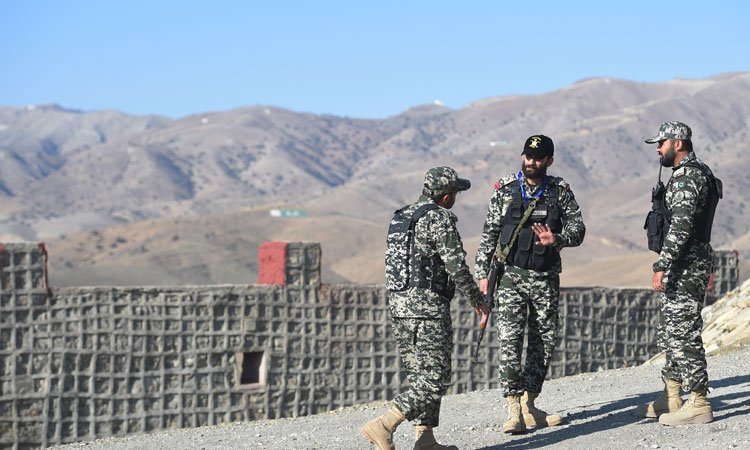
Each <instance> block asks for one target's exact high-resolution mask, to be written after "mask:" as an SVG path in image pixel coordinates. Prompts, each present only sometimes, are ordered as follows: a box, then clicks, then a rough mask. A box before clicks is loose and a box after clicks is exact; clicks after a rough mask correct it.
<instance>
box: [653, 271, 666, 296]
mask: <svg viewBox="0 0 750 450" xmlns="http://www.w3.org/2000/svg"><path fill="white" fill-rule="evenodd" d="M651 286H653V288H654V290H655V291H658V292H664V290H665V289H664V272H654V275H653V276H652V277H651Z"/></svg>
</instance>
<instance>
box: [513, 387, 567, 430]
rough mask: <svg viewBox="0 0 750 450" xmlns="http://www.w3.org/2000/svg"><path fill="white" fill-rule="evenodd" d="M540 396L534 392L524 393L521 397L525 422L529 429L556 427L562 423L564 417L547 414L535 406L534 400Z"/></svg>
mask: <svg viewBox="0 0 750 450" xmlns="http://www.w3.org/2000/svg"><path fill="white" fill-rule="evenodd" d="M537 396H539V394H537V393H534V392H524V393H523V397H521V412H522V413H523V421H524V422H525V424H526V426H527V427H530V428H532V427H536V428H542V427H554V426H556V425H560V424H561V423H562V417H560V416H559V415H557V414H547V413H546V412H544V411H542V410H541V409H539V408H537V407H536V406H535V405H534V400H535V399H536V398H537Z"/></svg>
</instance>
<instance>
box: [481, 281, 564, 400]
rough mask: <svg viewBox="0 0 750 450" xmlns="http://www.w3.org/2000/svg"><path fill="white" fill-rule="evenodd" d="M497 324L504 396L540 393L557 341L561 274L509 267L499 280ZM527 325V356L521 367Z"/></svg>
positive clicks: (501, 385) (501, 383)
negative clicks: (544, 273) (525, 392)
mask: <svg viewBox="0 0 750 450" xmlns="http://www.w3.org/2000/svg"><path fill="white" fill-rule="evenodd" d="M495 298H496V299H497V314H496V316H495V317H496V318H495V324H496V326H497V335H498V339H499V341H500V388H501V390H502V393H503V397H507V396H508V395H510V394H522V393H523V392H524V391H529V392H536V393H539V392H541V391H542V384H543V383H544V378H545V377H546V376H547V370H548V369H549V364H550V361H551V359H552V353H553V352H554V350H555V344H556V343H557V327H558V324H559V322H560V316H559V313H558V305H559V303H560V275H559V274H557V273H553V274H546V275H540V274H538V273H535V272H534V271H530V270H525V269H519V268H516V267H508V269H507V271H506V272H505V274H504V275H503V278H502V279H501V280H500V282H499V283H498V287H497V292H496V294H495ZM527 326H528V341H527V346H526V360H525V362H524V364H523V369H522V368H521V359H522V358H521V357H522V353H523V338H524V334H525V331H526V328H527Z"/></svg>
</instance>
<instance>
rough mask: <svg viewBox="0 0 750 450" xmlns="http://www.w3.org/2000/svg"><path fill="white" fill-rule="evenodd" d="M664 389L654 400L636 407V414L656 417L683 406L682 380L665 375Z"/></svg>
mask: <svg viewBox="0 0 750 450" xmlns="http://www.w3.org/2000/svg"><path fill="white" fill-rule="evenodd" d="M663 379H664V390H663V391H662V393H661V394H659V397H657V398H656V400H654V401H653V402H650V403H647V404H645V405H641V406H639V407H638V408H636V414H638V415H639V416H643V417H651V418H656V417H659V416H661V415H662V414H665V413H673V412H676V411H677V410H679V409H680V408H681V407H682V398H681V397H680V382H679V381H675V380H670V379H669V378H666V377H663Z"/></svg>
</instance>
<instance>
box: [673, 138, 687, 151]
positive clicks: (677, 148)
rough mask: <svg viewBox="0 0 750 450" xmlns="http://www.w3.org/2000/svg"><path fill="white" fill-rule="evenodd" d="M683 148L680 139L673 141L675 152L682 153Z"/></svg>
mask: <svg viewBox="0 0 750 450" xmlns="http://www.w3.org/2000/svg"><path fill="white" fill-rule="evenodd" d="M683 148H685V146H684V145H682V139H675V140H674V150H675V151H676V152H679V151H682V149H683Z"/></svg>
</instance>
